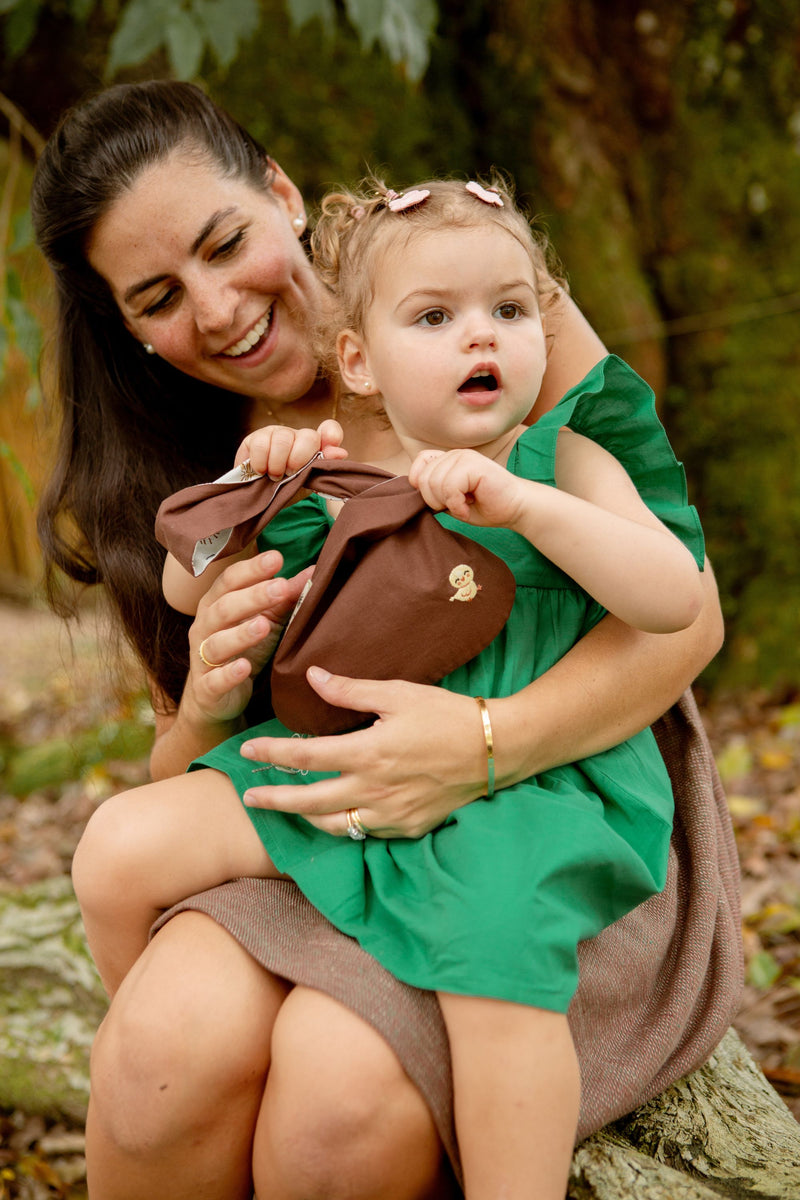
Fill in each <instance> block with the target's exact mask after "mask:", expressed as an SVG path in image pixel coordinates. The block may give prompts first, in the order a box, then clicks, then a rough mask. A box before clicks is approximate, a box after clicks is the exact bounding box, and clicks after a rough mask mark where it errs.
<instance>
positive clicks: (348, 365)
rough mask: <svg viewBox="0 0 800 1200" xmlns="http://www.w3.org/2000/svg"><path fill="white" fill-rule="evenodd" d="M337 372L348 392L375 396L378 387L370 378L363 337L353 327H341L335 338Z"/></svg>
mask: <svg viewBox="0 0 800 1200" xmlns="http://www.w3.org/2000/svg"><path fill="white" fill-rule="evenodd" d="M336 353H337V355H338V358H339V373H340V375H341V377H342V381H343V383H344V385H345V388H346V389H347V391H348V392H353V393H355V395H357V396H375V395H377V393H378V390H379V389H378V387H377V385H376V383H375V380H374V379H373V378H372V375H371V374H370V369H369V362H368V360H367V349H366V346H365V344H364V339H363V338H362V337H361V335H360V334H358V333H356V332H355V330H354V329H343V330H342V332H341V333H340V334H339V336H338V337H337V339H336Z"/></svg>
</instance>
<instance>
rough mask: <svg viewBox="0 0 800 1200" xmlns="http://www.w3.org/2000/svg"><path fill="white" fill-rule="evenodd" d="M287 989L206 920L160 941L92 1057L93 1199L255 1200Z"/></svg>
mask: <svg viewBox="0 0 800 1200" xmlns="http://www.w3.org/2000/svg"><path fill="white" fill-rule="evenodd" d="M286 990H287V987H286V985H285V984H284V983H282V982H281V981H279V980H277V979H275V978H274V977H273V976H271V975H269V974H268V972H266V971H265V970H264V969H263V968H262V967H260V966H259V965H258V964H257V963H256V962H255V960H254V959H252V958H251V957H250V955H249V954H248V953H247V952H246V951H245V950H243V949H242V947H241V946H239V944H238V943H237V942H236V941H235V940H234V939H233V938H232V937H231V936H230V935H229V934H228V933H226V932H225V930H224V929H222V927H221V926H219V925H217V924H216V922H214V921H213V920H211V918H210V917H207V916H205V915H203V914H201V913H191V912H190V913H182V914H180V915H179V916H177V917H174V918H173V919H172V920H171V921H169V922H168V923H167V924H166V925H165V926H164V928H163V929H162V930H161V931H160V932H159V933H158V935H157V936H156V937H155V938H154V939H153V941H152V942H151V943H150V945H149V946H148V947H147V949H146V950H145V951H144V953H143V954H142V955H141V957H140V958H139V959H138V961H137V962H136V963H135V964H134V966H133V967H132V969H131V971H130V972H129V974H128V976H127V978H126V979H125V981H124V982H123V984H122V986H121V987H120V989H119V991H118V993H117V995H116V997H115V999H114V1001H113V1003H112V1005H111V1008H110V1010H109V1012H108V1015H107V1016H106V1019H105V1021H104V1022H103V1025H102V1026H101V1028H100V1031H99V1033H98V1035H97V1039H96V1041H95V1045H94V1048H93V1051H92V1072H91V1074H92V1087H91V1100H90V1104H89V1118H88V1121H87V1128H86V1139H87V1145H86V1156H87V1170H88V1179H89V1195H90V1197H91V1200H155V1198H156V1197H163V1198H165V1200H166V1198H167V1197H169V1200H250V1196H251V1195H252V1178H251V1150H252V1140H253V1129H254V1127H255V1123H256V1119H257V1116H258V1111H259V1107H260V1105H261V1101H262V1097H263V1091H264V1082H265V1079H266V1075H267V1070H268V1068H269V1058H270V1038H271V1034H272V1026H273V1023H274V1021H275V1017H276V1015H277V1012H278V1009H279V1007H280V1005H281V1002H282V1001H283V999H284V996H285V995H286Z"/></svg>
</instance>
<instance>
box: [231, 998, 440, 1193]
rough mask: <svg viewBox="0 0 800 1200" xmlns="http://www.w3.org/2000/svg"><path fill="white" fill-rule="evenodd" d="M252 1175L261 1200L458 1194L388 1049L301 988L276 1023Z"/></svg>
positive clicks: (421, 1108) (330, 1002)
mask: <svg viewBox="0 0 800 1200" xmlns="http://www.w3.org/2000/svg"><path fill="white" fill-rule="evenodd" d="M253 1174H254V1180H255V1187H256V1196H257V1197H258V1200H314V1198H315V1197H325V1200H336V1198H337V1197H339V1196H342V1197H345V1196H347V1197H363V1198H364V1200H433V1198H434V1197H439V1198H442V1200H444V1198H445V1197H453V1196H456V1195H460V1193H459V1192H458V1190H457V1189H456V1187H455V1184H454V1182H453V1177H452V1174H451V1172H450V1168H449V1166H448V1164H447V1162H446V1161H445V1155H444V1150H443V1147H442V1144H441V1142H440V1140H439V1137H438V1134H437V1132H436V1127H435V1125H434V1122H433V1118H432V1116H431V1113H430V1110H429V1109H428V1107H427V1105H426V1103H425V1101H424V1100H423V1098H422V1095H421V1094H420V1092H419V1091H418V1090H417V1088H416V1087H415V1086H414V1084H413V1083H412V1082H411V1080H410V1079H409V1077H408V1076H407V1075H406V1073H405V1071H404V1070H403V1068H402V1066H401V1065H400V1062H399V1060H398V1058H397V1056H396V1055H395V1053H394V1052H393V1050H392V1048H391V1046H390V1045H389V1043H388V1042H386V1041H385V1039H384V1038H383V1037H382V1036H381V1035H380V1034H379V1033H378V1032H377V1031H376V1030H375V1029H373V1028H372V1026H371V1025H369V1024H368V1023H367V1022H366V1021H365V1020H363V1019H362V1018H361V1017H359V1016H358V1015H357V1014H356V1013H354V1012H353V1011H352V1010H350V1009H348V1008H347V1007H346V1006H344V1005H342V1004H340V1003H339V1002H338V1001H337V1000H334V999H333V998H332V997H331V996H328V995H326V994H325V993H323V992H319V991H316V990H314V989H311V988H303V987H296V988H294V989H293V991H292V992H291V993H290V994H289V996H288V997H287V998H286V1000H285V1002H284V1004H283V1005H282V1006H281V1010H280V1013H279V1014H278V1018H277V1020H276V1022H275V1028H274V1030H273V1037H272V1063H271V1067H270V1072H269V1078H268V1081H267V1087H266V1092H265V1096H264V1103H263V1105H262V1109H261V1114H260V1116H259V1119H258V1125H257V1127H256V1138H255V1144H254V1169H253Z"/></svg>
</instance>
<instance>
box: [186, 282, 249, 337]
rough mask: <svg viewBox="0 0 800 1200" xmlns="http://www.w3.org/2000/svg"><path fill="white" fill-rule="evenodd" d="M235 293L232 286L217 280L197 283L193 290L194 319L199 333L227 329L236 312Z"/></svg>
mask: <svg viewBox="0 0 800 1200" xmlns="http://www.w3.org/2000/svg"><path fill="white" fill-rule="evenodd" d="M237 299H238V298H237V295H236V292H235V290H234V289H233V288H230V287H226V286H225V285H224V284H222V283H220V282H219V281H218V280H214V281H212V282H211V283H204V284H202V285H198V286H196V287H195V288H194V290H193V296H192V300H193V306H194V319H195V323H196V325H197V328H198V329H199V330H200V332H201V333H216V332H218V331H220V330H224V329H229V328H230V327H231V325H232V324H233V318H234V315H235V313H236V305H237Z"/></svg>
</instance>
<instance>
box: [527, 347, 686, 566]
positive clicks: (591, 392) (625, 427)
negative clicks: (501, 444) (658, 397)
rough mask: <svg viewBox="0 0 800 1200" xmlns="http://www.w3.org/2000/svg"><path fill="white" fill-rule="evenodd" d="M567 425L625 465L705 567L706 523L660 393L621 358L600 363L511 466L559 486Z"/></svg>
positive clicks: (544, 420)
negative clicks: (659, 408)
mask: <svg viewBox="0 0 800 1200" xmlns="http://www.w3.org/2000/svg"><path fill="white" fill-rule="evenodd" d="M565 425H566V426H568V427H569V428H570V429H574V430H575V432H576V433H581V434H583V436H584V437H587V438H591V440H592V441H593V442H597V443H598V444H599V445H601V446H603V447H604V448H605V449H606V450H608V452H609V453H610V454H613V455H614V457H615V458H616V459H618V460H619V462H621V463H622V465H623V467H624V468H625V470H626V471H627V472H628V474H629V475H630V477H631V479H632V480H633V482H634V485H635V486H636V490H637V491H638V492H639V495H640V496H641V497H642V500H643V501H644V502H645V504H646V505H647V507H648V508H649V509H650V510H651V512H653V513H655V515H656V516H657V517H658V518H659V520H661V521H663V522H664V524H665V525H666V526H667V528H668V529H670V530H671V531H672V533H674V534H675V536H676V537H678V538H680V540H681V541H682V542H683V543H684V545H685V546H686V547H687V548H688V549H689V550H690V551H691V553H692V555H693V556H694V558H695V561H696V562H697V564H698V566H699V567H701V568H702V566H703V561H704V558H705V542H704V538H703V530H702V527H701V525H700V518H699V516H698V514H697V510H696V509H695V507H694V506H693V505H692V504H690V503H689V500H688V492H687V487H686V475H685V473H684V470H683V466H682V465H681V463H679V462H678V460H677V458H676V457H675V453H674V451H673V449H672V446H671V445H670V443H669V439H668V438H667V434H666V431H665V429H664V426H663V425H662V424H661V421H660V420H659V419H658V416H657V414H656V406H655V395H654V394H653V391H652V389H651V388H650V387H649V385H648V384H647V383H645V381H644V380H643V379H642V378H641V376H639V375H637V374H636V372H635V371H634V370H633V369H632V368H631V367H629V366H628V364H627V363H626V362H623V360H622V359H621V358H617V356H616V355H615V354H610V355H608V357H607V358H604V359H602V360H601V361H600V362H599V363H597V365H596V366H595V367H593V368H592V370H591V371H590V372H589V374H588V375H587V376H586V377H585V378H584V379H582V380H581V382H580V383H579V384H577V385H576V386H575V387H574V388H571V389H570V391H568V392H567V394H566V395H565V396H564V397H563V398H562V399H561V400H560V401H559V403H558V404H557V405H556V406H555V408H552V409H551V410H550V411H549V412H547V413H545V414H544V416H543V417H541V418H540V420H539V421H537V422H536V424H535V425H533V426H531V429H530V430H529V431H528V432H527V433H525V434H523V436H522V437H521V438H520V439H519V441H518V442H517V444H516V446H515V449H514V452H513V453H512V456H511V458H510V460H509V464H508V465H509V468H510V469H511V470H512V471H514V473H515V474H518V475H520V476H523V477H525V478H532V479H539V480H541V481H542V482H554V479H555V448H556V440H557V438H558V431H559V429H562V428H563V427H564V426H565Z"/></svg>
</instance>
